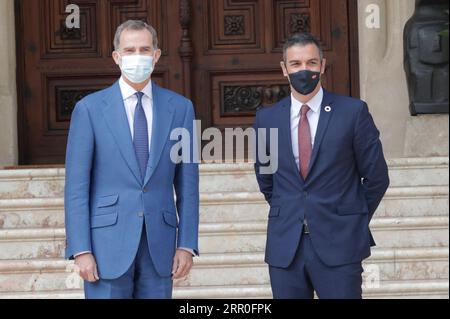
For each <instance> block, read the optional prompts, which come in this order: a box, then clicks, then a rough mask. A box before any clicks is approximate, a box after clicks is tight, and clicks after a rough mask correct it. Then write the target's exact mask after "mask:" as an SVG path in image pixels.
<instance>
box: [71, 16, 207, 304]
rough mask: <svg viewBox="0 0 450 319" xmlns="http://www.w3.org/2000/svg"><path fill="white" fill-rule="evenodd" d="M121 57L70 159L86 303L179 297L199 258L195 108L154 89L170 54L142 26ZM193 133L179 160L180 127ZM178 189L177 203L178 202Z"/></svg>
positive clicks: (79, 114) (122, 38)
mask: <svg viewBox="0 0 450 319" xmlns="http://www.w3.org/2000/svg"><path fill="white" fill-rule="evenodd" d="M114 46H115V51H114V52H113V58H114V60H115V62H116V63H117V64H118V65H119V67H120V69H121V71H122V77H121V78H120V80H119V81H117V82H116V83H115V84H114V85H113V86H111V87H109V88H107V89H105V90H102V91H99V92H97V93H94V94H91V95H89V96H87V97H85V98H84V99H82V100H81V101H80V102H79V103H78V104H77V105H76V107H75V110H74V112H73V114H72V120H71V126H70V132H69V140H68V145H67V155H66V187H65V222H66V235H67V245H66V246H67V247H66V258H74V259H75V263H76V265H77V266H78V267H79V270H80V275H81V276H82V277H83V279H84V280H85V285H84V289H85V295H86V298H96V299H97V298H171V297H172V280H173V279H177V278H183V277H185V276H187V274H188V273H189V271H190V269H191V266H192V257H193V255H196V254H198V220H199V215H198V214H199V212H198V209H199V190H198V187H199V186H198V164H196V163H195V161H194V160H193V156H192V155H191V154H189V155H186V153H183V152H185V149H187V150H188V151H189V152H190V151H191V150H192V151H193V142H192V141H193V140H194V137H193V134H194V129H193V120H194V110H193V106H192V103H191V102H190V101H189V100H188V99H186V98H184V97H182V96H180V95H178V94H176V93H174V92H171V91H168V90H165V89H163V88H161V87H159V86H157V85H156V84H155V83H153V82H152V81H151V74H152V71H153V69H154V66H155V65H156V63H157V62H158V59H159V58H160V56H161V51H160V50H159V49H158V40H157V34H156V31H155V30H154V28H153V27H151V26H149V25H147V24H146V23H144V22H142V21H134V20H130V21H127V22H125V23H124V24H122V25H121V26H119V28H118V29H117V32H116V35H115V39H114ZM179 128H182V129H185V131H188V132H189V133H190V135H191V137H192V138H191V140H190V142H189V143H187V144H188V146H189V147H186V148H182V149H181V151H180V152H177V153H176V154H177V156H180V157H182V158H183V159H186V158H187V159H190V160H189V161H187V160H184V161H181V162H180V161H179V158H178V157H177V158H171V149H172V147H173V146H174V145H175V144H176V143H177V144H178V141H172V140H171V139H170V134H171V132H172V130H174V129H179ZM174 190H175V193H176V202H175V200H174Z"/></svg>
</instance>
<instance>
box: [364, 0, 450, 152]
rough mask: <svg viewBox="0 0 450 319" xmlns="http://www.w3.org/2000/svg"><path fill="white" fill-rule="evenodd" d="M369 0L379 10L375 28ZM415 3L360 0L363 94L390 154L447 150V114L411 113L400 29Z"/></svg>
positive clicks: (401, 31) (386, 149) (401, 0)
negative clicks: (370, 25)
mask: <svg viewBox="0 0 450 319" xmlns="http://www.w3.org/2000/svg"><path fill="white" fill-rule="evenodd" d="M370 5H376V6H378V8H379V9H380V18H381V19H380V27H379V28H368V26H367V21H366V19H367V17H368V16H369V15H370V14H371V13H368V12H366V9H367V8H368V6H370ZM414 7H415V2H414V1H412V0H395V1H392V0H358V12H359V47H360V55H359V57H360V80H361V98H362V99H363V100H365V101H367V103H368V105H369V108H370V111H371V113H372V115H373V116H374V119H375V122H376V124H377V126H378V128H379V129H380V131H381V138H382V141H383V146H384V151H385V154H386V156H387V157H389V158H395V157H426V156H448V154H449V152H448V141H449V135H448V125H449V117H448V115H422V116H417V117H412V116H411V115H410V114H409V109H408V105H409V99H408V90H407V85H406V75H405V72H404V70H403V29H404V26H405V24H406V22H407V21H408V19H409V18H410V17H411V16H412V14H413V12H414ZM369 8H370V7H369Z"/></svg>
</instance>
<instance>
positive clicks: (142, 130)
mask: <svg viewBox="0 0 450 319" xmlns="http://www.w3.org/2000/svg"><path fill="white" fill-rule="evenodd" d="M143 96H144V93H142V92H136V97H137V100H138V101H137V104H136V110H135V111H134V140H133V145H134V150H135V152H136V158H137V160H138V164H139V169H140V171H141V177H142V181H144V178H145V173H146V170H147V163H148V157H149V150H148V125H147V117H146V116H145V112H144V108H143V107H142V97H143Z"/></svg>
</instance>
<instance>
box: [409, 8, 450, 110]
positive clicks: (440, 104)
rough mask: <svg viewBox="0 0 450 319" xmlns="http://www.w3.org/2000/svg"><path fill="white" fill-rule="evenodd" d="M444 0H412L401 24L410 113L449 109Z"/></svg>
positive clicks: (446, 22) (446, 9)
mask: <svg viewBox="0 0 450 319" xmlns="http://www.w3.org/2000/svg"><path fill="white" fill-rule="evenodd" d="M445 29H448V0H416V11H415V12H414V15H413V16H412V17H411V19H410V20H409V21H408V23H407V24H406V26H405V33H404V50H405V61H404V63H405V71H406V76H407V80H408V91H409V99H410V106H409V108H410V112H411V115H417V114H431V113H449V102H448V91H449V87H448V62H449V61H448V60H449V55H448V54H449V52H448V35H446V34H444V32H443V31H444V30H445Z"/></svg>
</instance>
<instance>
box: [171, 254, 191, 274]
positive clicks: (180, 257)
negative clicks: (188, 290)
mask: <svg viewBox="0 0 450 319" xmlns="http://www.w3.org/2000/svg"><path fill="white" fill-rule="evenodd" d="M191 268H192V254H191V253H190V252H188V251H186V250H183V249H177V252H176V253H175V257H174V258H173V267H172V275H173V277H172V279H174V280H175V279H180V278H183V277H186V276H187V275H189V272H190V271H191Z"/></svg>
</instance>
